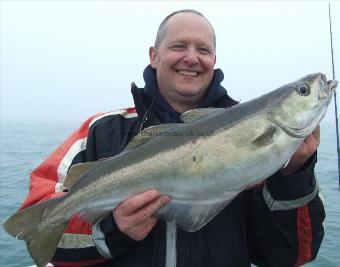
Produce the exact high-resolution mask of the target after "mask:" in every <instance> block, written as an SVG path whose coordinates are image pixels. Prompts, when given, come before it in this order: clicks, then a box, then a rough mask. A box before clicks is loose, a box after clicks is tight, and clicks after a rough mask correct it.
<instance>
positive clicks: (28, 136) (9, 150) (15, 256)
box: [0, 120, 340, 267]
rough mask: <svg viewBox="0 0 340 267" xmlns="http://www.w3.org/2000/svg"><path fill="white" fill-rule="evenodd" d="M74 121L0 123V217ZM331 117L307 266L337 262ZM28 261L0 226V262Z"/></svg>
mask: <svg viewBox="0 0 340 267" xmlns="http://www.w3.org/2000/svg"><path fill="white" fill-rule="evenodd" d="M78 126H79V125H78V123H55V122H50V123H46V122H45V123H44V122H41V123H39V122H1V125H0V142H1V143H0V222H3V221H4V220H5V219H6V218H7V217H9V216H10V215H11V214H13V213H14V212H15V211H16V210H17V209H18V207H19V206H20V205H21V203H22V202H23V201H24V199H25V197H26V195H27V193H28V186H29V174H30V172H31V171H32V170H33V169H34V168H35V167H37V166H38V165H39V164H40V163H41V162H42V160H44V159H45V158H46V157H47V156H48V155H49V154H50V153H51V152H52V151H53V150H54V149H55V148H56V147H57V146H58V145H59V144H61V142H62V141H63V140H64V139H65V138H66V137H67V136H69V135H70V134H71V133H72V131H73V130H74V129H76V127H78ZM337 168H338V167H337V152H336V138H335V127H334V122H331V121H329V120H328V121H323V122H322V127H321V145H320V147H319V150H318V163H317V167H316V176H317V179H318V181H319V185H320V188H321V193H322V197H323V200H324V205H325V209H326V220H325V222H324V226H325V237H324V240H323V243H322V246H321V248H320V251H319V254H318V257H317V259H316V260H315V261H314V262H312V263H309V264H306V266H313V267H315V266H320V267H333V266H340V256H339V255H340V191H339V186H338V169H337ZM31 265H33V261H32V260H31V258H30V256H29V254H28V252H27V250H26V246H25V243H24V242H22V241H18V240H16V239H15V238H12V237H11V236H9V235H8V234H6V233H5V232H4V230H3V229H2V227H0V266H1V267H27V266H31Z"/></svg>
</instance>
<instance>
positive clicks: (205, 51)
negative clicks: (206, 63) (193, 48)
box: [198, 47, 211, 55]
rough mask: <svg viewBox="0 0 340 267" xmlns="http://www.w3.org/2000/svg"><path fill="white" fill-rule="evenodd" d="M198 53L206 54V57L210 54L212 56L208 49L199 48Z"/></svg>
mask: <svg viewBox="0 0 340 267" xmlns="http://www.w3.org/2000/svg"><path fill="white" fill-rule="evenodd" d="M198 51H199V52H200V53H201V54H204V55H208V54H211V52H210V50H209V49H208V48H203V47H202V48H199V49H198Z"/></svg>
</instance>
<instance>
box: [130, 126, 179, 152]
mask: <svg viewBox="0 0 340 267" xmlns="http://www.w3.org/2000/svg"><path fill="white" fill-rule="evenodd" d="M178 125H179V123H168V124H159V125H155V126H151V127H149V128H146V129H144V130H143V131H141V132H140V133H139V134H137V135H136V136H135V137H134V138H133V139H132V140H131V141H130V143H129V144H128V145H127V146H126V148H125V150H130V149H132V148H136V147H138V146H140V145H143V144H145V143H146V142H148V141H150V140H151V139H152V138H154V137H157V136H165V135H166V132H167V131H169V130H170V129H171V128H174V127H176V126H178Z"/></svg>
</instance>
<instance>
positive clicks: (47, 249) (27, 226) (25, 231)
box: [3, 198, 67, 267]
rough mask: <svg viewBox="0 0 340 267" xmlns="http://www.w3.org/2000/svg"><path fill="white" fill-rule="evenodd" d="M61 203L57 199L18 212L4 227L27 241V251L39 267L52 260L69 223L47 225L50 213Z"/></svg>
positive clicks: (13, 234) (11, 233) (8, 231)
mask: <svg viewBox="0 0 340 267" xmlns="http://www.w3.org/2000/svg"><path fill="white" fill-rule="evenodd" d="M59 202H60V199H58V198H55V199H51V200H48V201H45V202H41V203H38V204H36V205H33V206H31V207H28V208H26V209H24V210H21V211H18V212H17V213H15V214H13V215H12V216H11V217H10V218H9V219H7V220H6V221H5V222H4V224H3V227H4V229H5V230H6V232H7V233H9V234H10V235H12V236H14V237H17V238H18V239H20V240H25V241H26V245H27V249H28V251H29V253H30V255H31V257H32V259H33V260H34V261H35V263H36V265H37V266H38V267H44V266H46V265H47V263H48V262H49V261H50V260H51V259H52V257H53V255H54V253H55V251H56V249H57V246H58V244H59V241H60V239H61V237H62V235H63V232H64V229H65V227H66V224H67V221H64V220H63V221H61V222H60V223H59V224H57V225H55V224H54V225H46V224H45V223H44V222H43V220H44V219H46V218H48V213H49V211H51V210H53V208H54V207H55V206H56V205H57V204H58V203H59Z"/></svg>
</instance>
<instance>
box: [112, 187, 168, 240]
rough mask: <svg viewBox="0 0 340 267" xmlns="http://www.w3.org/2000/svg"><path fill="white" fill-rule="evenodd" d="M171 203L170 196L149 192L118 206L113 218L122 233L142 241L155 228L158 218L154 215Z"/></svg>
mask: <svg viewBox="0 0 340 267" xmlns="http://www.w3.org/2000/svg"><path fill="white" fill-rule="evenodd" d="M169 201H170V197H169V196H165V195H163V196H161V195H160V194H159V192H158V191H157V190H148V191H145V192H143V193H141V194H139V195H136V196H134V197H131V198H129V199H127V200H125V201H124V202H122V203H121V204H120V205H118V206H117V207H116V208H115V209H114V211H113V218H114V220H115V222H116V224H117V226H118V228H119V230H120V231H122V232H123V233H125V234H126V235H128V236H129V237H130V238H132V239H134V240H136V241H140V240H142V239H144V238H145V237H146V236H147V235H148V234H149V232H150V231H151V230H152V228H153V227H154V226H155V224H156V222H157V218H155V217H153V215H154V214H155V213H156V212H157V210H158V209H160V208H161V207H163V206H164V205H165V204H167V203H168V202H169Z"/></svg>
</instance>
